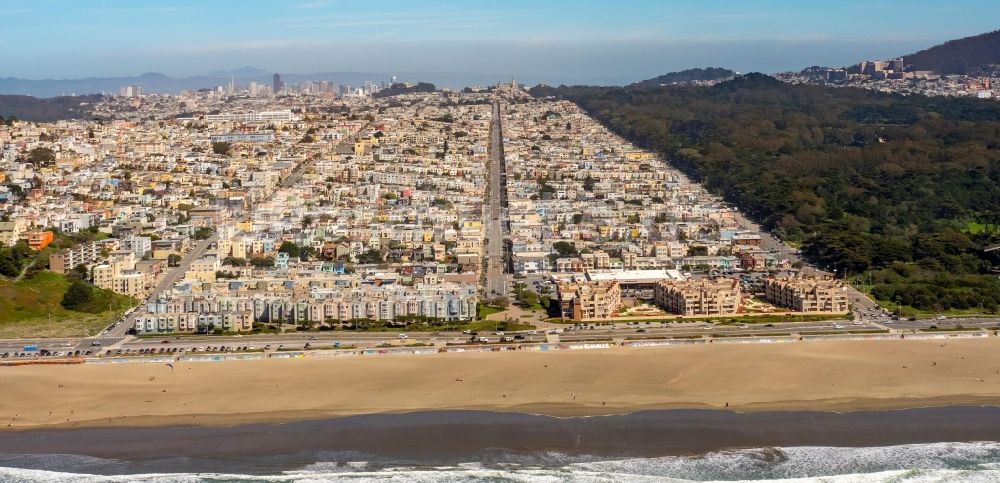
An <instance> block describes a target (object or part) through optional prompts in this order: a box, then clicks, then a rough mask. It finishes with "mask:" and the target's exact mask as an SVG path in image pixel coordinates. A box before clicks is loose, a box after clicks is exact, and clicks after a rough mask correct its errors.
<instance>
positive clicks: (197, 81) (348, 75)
mask: <svg viewBox="0 0 1000 483" xmlns="http://www.w3.org/2000/svg"><path fill="white" fill-rule="evenodd" d="M272 75H273V72H265V71H263V70H260V69H257V68H254V67H241V68H239V69H235V70H232V71H221V70H220V71H214V72H211V73H209V74H207V75H201V76H192V77H181V78H174V77H169V76H166V75H163V74H159V73H156V72H147V73H145V74H142V75H140V76H133V77H88V78H85V79H18V78H14V77H5V78H0V94H21V95H28V96H35V97H54V96H67V95H80V94H100V93H107V94H118V90H119V89H120V88H121V87H122V86H127V85H137V86H141V87H142V89H143V90H144V91H145V92H150V93H154V92H156V93H176V92H179V91H181V90H184V89H190V90H195V89H202V88H214V87H216V86H221V85H228V84H229V81H230V79H235V80H236V83H237V84H238V85H241V86H245V85H247V84H248V83H250V82H251V81H257V82H259V83H261V84H265V85H271V82H272V78H271V76H272ZM389 77H390V76H389V75H387V74H379V73H365V72H325V73H319V74H310V75H301V74H282V75H281V80H282V81H283V82H285V83H287V84H297V83H300V82H304V81H307V80H315V81H323V80H325V81H331V82H337V83H340V84H347V85H352V86H360V85H362V84H363V83H364V82H365V81H375V82H378V81H381V80H388V78H389Z"/></svg>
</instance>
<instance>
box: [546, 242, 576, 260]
mask: <svg viewBox="0 0 1000 483" xmlns="http://www.w3.org/2000/svg"><path fill="white" fill-rule="evenodd" d="M552 249H553V250H555V251H556V253H558V254H559V257H561V258H566V257H575V256H576V255H577V251H576V246H574V245H573V244H572V243H570V242H567V241H557V242H555V243H553V244H552Z"/></svg>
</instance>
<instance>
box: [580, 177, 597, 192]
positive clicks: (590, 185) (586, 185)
mask: <svg viewBox="0 0 1000 483" xmlns="http://www.w3.org/2000/svg"><path fill="white" fill-rule="evenodd" d="M595 182H596V180H595V179H594V177H593V176H591V175H590V174H589V173H588V174H587V177H586V178H585V179H584V180H583V190H584V191H594V184H595Z"/></svg>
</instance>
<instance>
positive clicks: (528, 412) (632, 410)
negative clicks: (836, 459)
mask: <svg viewBox="0 0 1000 483" xmlns="http://www.w3.org/2000/svg"><path fill="white" fill-rule="evenodd" d="M807 404H808V405H809V406H808V407H809V409H806V407H807V406H806V405H807ZM949 408H983V409H998V410H1000V398H997V397H990V396H971V395H957V396H942V397H933V398H915V399H891V400H881V399H855V400H850V401H840V400H836V401H820V400H810V401H779V402H766V403H760V404H751V405H744V406H729V407H726V406H714V405H710V404H705V403H676V404H650V405H644V406H631V407H623V408H612V407H606V406H602V407H588V406H572V405H563V404H552V405H544V404H526V405H523V406H508V407H496V406H456V407H442V408H438V409H405V410H386V411H377V412H372V411H358V412H342V413H338V412H331V411H324V410H297V411H267V412H248V413H240V414H178V415H169V416H163V415H137V416H126V417H112V418H100V419H89V420H76V421H70V422H62V423H52V424H42V425H36V426H28V427H7V428H0V438H3V435H4V434H5V433H6V434H16V433H30V432H37V431H50V430H59V431H62V430H86V429H96V428H141V429H164V428H237V427H241V426H252V425H286V424H293V423H309V422H316V421H327V420H335V419H344V418H353V417H359V416H405V415H410V414H423V413H435V412H440V413H453V412H482V413H493V414H515V415H523V416H538V417H546V418H553V419H559V420H570V421H571V420H583V419H588V418H600V417H607V416H631V415H634V414H638V413H644V412H669V411H711V412H720V413H732V414H745V415H752V414H759V413H797V412H808V413H815V414H826V415H850V414H854V413H869V414H878V413H890V412H896V411H913V410H927V409H949ZM998 431H1000V428H998Z"/></svg>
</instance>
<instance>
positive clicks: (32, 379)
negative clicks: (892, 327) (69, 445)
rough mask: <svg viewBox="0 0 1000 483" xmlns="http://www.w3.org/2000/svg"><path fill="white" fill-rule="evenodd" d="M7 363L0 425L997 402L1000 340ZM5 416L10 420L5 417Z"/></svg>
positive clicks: (0, 384)
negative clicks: (449, 411)
mask: <svg viewBox="0 0 1000 483" xmlns="http://www.w3.org/2000/svg"><path fill="white" fill-rule="evenodd" d="M174 367H175V369H174V370H171V369H170V368H169V367H167V366H166V365H165V364H112V365H89V364H87V365H77V366H26V367H5V368H0V388H2V391H3V396H2V397H0V429H4V428H8V429H18V428H22V429H23V428H31V427H40V426H48V425H58V426H103V425H128V426H131V425H157V426H158V425H181V424H200V425H220V424H221V425H229V424H240V423H249V422H270V421H292V420H302V419H314V418H321V417H328V416H336V415H348V414H362V413H379V412H406V411H418V410H443V409H486V410H498V411H520V412H532V413H542V414H550V415H557V416H571V415H572V416H579V415H596V414H609V413H624V412H631V411H635V410H641V409H666V408H724V407H726V404H727V403H728V408H729V409H731V410H739V411H754V410H770V409H775V410H778V409H780V410H827V411H844V410H855V409H898V408H910V407H921V406H944V405H959V404H962V405H1000V338H996V337H991V338H984V339H966V340H947V341H945V340H921V341H879V342H871V341H829V342H827V341H824V342H812V343H808V344H745V345H744V344H729V345H711V344H706V345H694V346H687V347H664V348H641V349H640V348H623V347H619V348H614V349H606V350H587V351H560V352H552V353H538V352H506V353H465V354H439V355H434V356H419V355H418V356H391V357H343V358H333V359H308V358H307V359H297V360H260V361H239V362H217V363H210V362H177V363H175V364H174ZM8 425H10V426H8Z"/></svg>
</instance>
